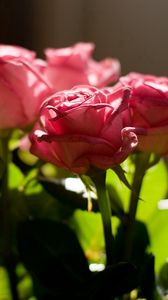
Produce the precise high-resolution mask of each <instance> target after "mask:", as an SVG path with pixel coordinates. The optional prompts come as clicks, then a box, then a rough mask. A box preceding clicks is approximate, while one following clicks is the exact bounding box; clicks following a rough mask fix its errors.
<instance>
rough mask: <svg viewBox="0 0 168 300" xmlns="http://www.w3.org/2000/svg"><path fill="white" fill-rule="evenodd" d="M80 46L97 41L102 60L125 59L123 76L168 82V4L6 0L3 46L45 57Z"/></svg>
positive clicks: (1, 4)
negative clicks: (52, 51)
mask: <svg viewBox="0 0 168 300" xmlns="http://www.w3.org/2000/svg"><path fill="white" fill-rule="evenodd" d="M78 41H93V42H94V43H95V44H96V50H95V52H94V57H95V58H96V59H102V58H104V57H106V56H112V57H117V58H119V60H120V61H121V64H122V73H123V74H125V73H128V72H130V71H137V72H143V73H151V74H155V75H164V76H168V1H167V0H0V43H6V44H15V45H16V44H17V45H21V46H24V47H27V48H29V49H33V50H35V51H36V52H37V54H38V56H39V57H43V49H44V48H46V47H65V46H69V45H71V44H73V43H75V42H78Z"/></svg>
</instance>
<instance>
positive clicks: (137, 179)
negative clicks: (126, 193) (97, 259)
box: [124, 153, 150, 260]
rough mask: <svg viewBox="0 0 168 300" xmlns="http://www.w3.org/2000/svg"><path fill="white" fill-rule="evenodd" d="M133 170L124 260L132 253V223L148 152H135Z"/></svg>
mask: <svg viewBox="0 0 168 300" xmlns="http://www.w3.org/2000/svg"><path fill="white" fill-rule="evenodd" d="M135 155H136V157H135V172H134V178H133V183H132V192H131V196H130V205H129V212H128V220H127V224H126V235H125V253H124V258H125V260H130V258H131V255H132V247H133V238H134V225H135V217H136V211H137V206H138V200H139V196H140V191H141V187H142V183H143V178H144V175H145V172H146V170H147V168H148V166H149V159H150V154H148V153H136V154H135Z"/></svg>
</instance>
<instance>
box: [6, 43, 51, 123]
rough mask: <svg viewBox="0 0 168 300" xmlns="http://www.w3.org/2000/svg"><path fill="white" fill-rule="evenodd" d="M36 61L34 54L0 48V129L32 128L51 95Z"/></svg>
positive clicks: (7, 47)
mask: <svg viewBox="0 0 168 300" xmlns="http://www.w3.org/2000/svg"><path fill="white" fill-rule="evenodd" d="M34 59H35V53H34V52H32V51H29V50H27V49H24V48H22V47H17V46H10V45H0V129H12V128H22V127H25V126H27V125H30V124H31V123H32V122H34V121H35V119H36V117H37V114H38V112H39V107H40V105H41V104H42V101H43V100H44V97H46V96H48V95H49V93H51V88H50V87H49V86H48V84H47V82H46V81H45V79H44V78H43V77H42V76H41V75H40V73H39V72H38V68H36V67H35V63H34V62H35V60H34Z"/></svg>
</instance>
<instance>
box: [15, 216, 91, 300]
mask: <svg viewBox="0 0 168 300" xmlns="http://www.w3.org/2000/svg"><path fill="white" fill-rule="evenodd" d="M18 249H19V253H20V256H21V259H22V261H23V263H24V265H25V266H26V268H27V270H29V272H30V273H31V274H32V275H33V276H35V277H36V278H37V279H38V282H39V284H40V285H41V286H42V287H43V288H45V290H46V291H48V292H49V291H50V292H51V295H55V296H58V297H59V296H60V298H61V295H62V297H65V296H66V297H70V296H71V297H70V298H73V297H72V296H73V295H74V296H75V295H78V294H80V293H82V292H83V293H85V290H86V282H87V281H88V280H89V278H90V277H91V273H90V271H89V268H88V263H87V260H86V258H85V256H84V254H83V251H82V249H81V247H80V244H79V242H78V240H77V238H76V236H75V234H74V232H73V231H72V230H71V229H70V228H69V227H68V226H67V225H65V224H63V223H59V222H55V221H51V220H32V221H26V222H22V223H20V226H19V229H18ZM61 299H64V298H61Z"/></svg>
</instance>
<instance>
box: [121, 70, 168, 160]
mask: <svg viewBox="0 0 168 300" xmlns="http://www.w3.org/2000/svg"><path fill="white" fill-rule="evenodd" d="M120 83H121V85H122V86H127V87H128V86H129V87H130V88H131V94H130V98H129V108H130V117H131V120H130V122H131V126H132V127H134V131H135V132H136V133H137V134H138V149H139V150H141V151H145V152H155V153H158V154H163V155H164V154H167V153H168V78H166V77H155V76H152V75H143V74H139V73H130V74H128V75H126V76H124V77H121V78H120ZM118 86H119V85H118ZM131 130H133V128H131Z"/></svg>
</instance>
